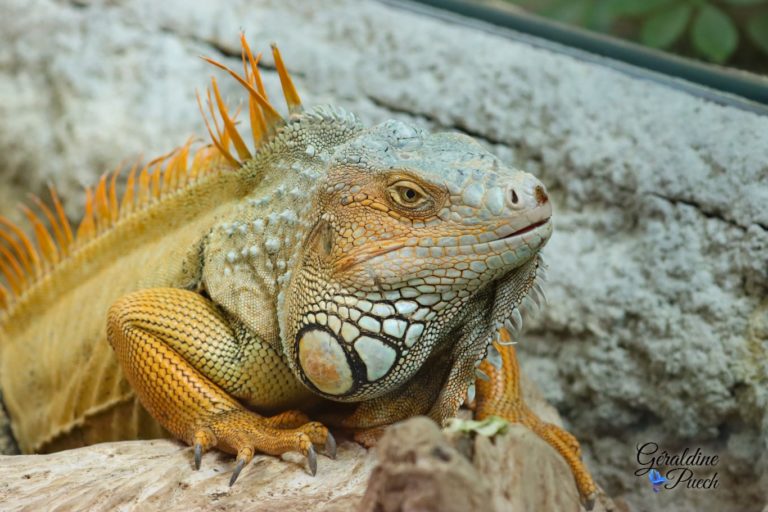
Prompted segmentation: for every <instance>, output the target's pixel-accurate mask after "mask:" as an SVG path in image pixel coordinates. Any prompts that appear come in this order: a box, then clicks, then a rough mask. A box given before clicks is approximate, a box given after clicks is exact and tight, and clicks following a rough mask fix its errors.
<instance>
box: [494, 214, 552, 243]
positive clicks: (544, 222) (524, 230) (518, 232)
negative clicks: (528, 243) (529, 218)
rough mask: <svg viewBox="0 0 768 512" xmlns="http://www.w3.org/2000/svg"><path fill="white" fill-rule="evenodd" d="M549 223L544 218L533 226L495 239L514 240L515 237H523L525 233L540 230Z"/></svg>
mask: <svg viewBox="0 0 768 512" xmlns="http://www.w3.org/2000/svg"><path fill="white" fill-rule="evenodd" d="M548 222H549V218H546V219H544V220H542V221H540V222H536V223H534V224H530V225H529V226H526V227H524V228H522V229H518V230H517V231H515V232H513V233H510V234H509V235H506V236H502V237H500V238H497V240H505V239H507V238H514V237H516V236H520V235H524V234H526V233H530V232H531V231H533V230H535V229H536V228H540V227H541V226H544V225H546V224H547V223H548Z"/></svg>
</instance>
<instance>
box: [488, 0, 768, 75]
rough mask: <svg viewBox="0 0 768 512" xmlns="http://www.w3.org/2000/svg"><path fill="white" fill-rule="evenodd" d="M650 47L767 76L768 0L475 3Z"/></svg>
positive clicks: (503, 0) (510, 0) (499, 0)
mask: <svg viewBox="0 0 768 512" xmlns="http://www.w3.org/2000/svg"><path fill="white" fill-rule="evenodd" d="M474 1H475V2H478V3H483V4H486V5H490V6H493V7H495V8H499V9H502V10H504V9H514V10H524V11H526V12H530V13H533V14H537V15H540V16H543V17H545V18H549V19H552V20H555V21H560V22H563V23H567V24H570V25H574V26H578V27H583V28H585V29H588V30H592V31H595V32H599V33H603V34H609V35H611V36H615V37H619V38H622V39H626V40H628V41H634V42H637V43H640V44H642V45H645V46H648V47H650V48H657V49H661V50H665V51H668V52H671V53H675V54H678V55H682V56H685V57H690V58H693V59H698V60H702V61H704V62H711V63H715V64H721V65H724V66H732V67H736V68H739V69H744V70H748V71H752V72H754V73H761V74H765V73H768V0H474Z"/></svg>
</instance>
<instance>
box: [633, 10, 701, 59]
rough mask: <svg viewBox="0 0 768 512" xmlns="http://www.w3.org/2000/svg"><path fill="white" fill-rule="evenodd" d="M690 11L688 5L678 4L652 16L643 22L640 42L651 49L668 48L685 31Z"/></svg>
mask: <svg viewBox="0 0 768 512" xmlns="http://www.w3.org/2000/svg"><path fill="white" fill-rule="evenodd" d="M691 11H692V9H691V6H690V5H686V4H678V5H675V6H673V7H672V8H671V9H667V10H665V11H661V12H658V13H656V14H654V15H652V16H651V17H650V18H648V19H646V20H645V21H644V22H643V27H642V29H641V31H640V41H642V42H643V44H644V45H646V46H652V47H653V48H668V47H669V46H671V45H672V44H673V43H674V42H675V41H677V40H678V39H679V38H680V35H681V34H682V33H683V30H685V26H686V25H687V24H688V19H689V18H690V17H691Z"/></svg>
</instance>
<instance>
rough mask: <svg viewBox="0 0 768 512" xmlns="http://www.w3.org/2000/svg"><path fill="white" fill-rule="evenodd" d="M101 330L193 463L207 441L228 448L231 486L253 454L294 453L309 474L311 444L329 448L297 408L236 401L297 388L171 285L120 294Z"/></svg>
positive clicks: (215, 315)
mask: <svg viewBox="0 0 768 512" xmlns="http://www.w3.org/2000/svg"><path fill="white" fill-rule="evenodd" d="M107 336H108V339H109V342H110V344H111V345H112V347H113V348H114V350H115V352H116V354H117V358H118V360H119V361H120V365H121V366H122V368H123V371H124V372H125V375H126V377H127V379H128V381H129V382H130V384H131V386H132V387H133V389H134V390H135V391H136V394H137V395H138V397H139V399H140V400H141V403H142V404H143V405H144V407H145V408H146V409H147V410H148V411H149V413H150V414H151V415H152V416H153V417H154V418H155V419H157V420H158V421H159V422H160V424H161V425H163V427H165V428H166V429H167V430H168V431H170V432H171V433H172V434H173V435H174V436H175V437H177V438H179V439H181V440H183V441H185V442H187V443H188V444H190V445H194V446H195V463H196V466H197V467H199V465H200V458H201V455H202V452H203V451H205V450H206V449H208V448H212V447H216V448H218V449H220V450H223V451H226V452H229V453H233V454H236V455H237V465H236V467H235V471H234V473H233V475H232V479H231V480H230V485H232V484H233V483H234V482H235V480H236V479H237V477H238V475H239V473H240V470H241V469H242V468H243V466H244V465H245V464H247V463H248V462H249V461H250V460H251V459H252V458H253V455H254V453H255V452H256V451H259V452H263V453H267V454H271V455H280V454H282V453H284V452H288V451H299V452H301V453H303V454H304V455H305V456H306V457H307V459H308V462H309V469H310V472H311V473H312V474H314V473H315V471H316V464H317V462H316V454H315V449H314V447H313V445H325V447H326V451H327V452H330V454H331V455H334V452H335V442H334V440H333V437H332V436H331V435H330V433H329V432H328V430H327V429H326V428H325V427H324V426H323V425H321V424H320V423H316V422H308V421H307V418H306V416H305V415H304V414H303V413H301V412H299V411H287V412H285V413H282V414H279V415H277V416H273V417H271V418H267V417H262V416H259V415H258V414H256V413H254V412H252V411H250V410H248V409H246V408H245V407H244V406H243V405H242V404H241V403H240V402H239V401H238V400H236V399H235V397H237V398H241V399H244V400H248V401H251V402H264V401H265V400H269V399H272V400H274V399H275V398H277V397H279V395H281V394H286V393H289V394H290V392H291V387H292V386H299V385H298V384H297V383H295V379H294V378H293V376H292V375H291V374H290V370H289V369H288V367H287V366H286V365H285V363H284V362H283V360H282V358H281V357H280V356H279V355H278V354H277V353H276V352H275V351H274V349H272V347H270V346H269V345H267V344H265V343H261V342H259V340H258V339H256V338H255V337H250V338H246V337H245V336H247V335H246V334H244V333H237V332H236V331H235V329H233V327H232V325H231V323H230V322H229V321H228V320H227V318H225V317H224V315H223V314H222V313H221V312H220V311H219V309H217V308H216V307H215V306H214V305H213V303H211V302H210V301H209V300H208V299H206V298H204V297H202V296H201V295H199V294H197V293H193V292H190V291H185V290H179V289H173V288H157V289H148V290H142V291H139V292H136V293H132V294H129V295H126V296H124V297H122V298H121V299H119V300H118V301H117V302H116V303H115V304H114V305H113V306H112V307H111V308H110V310H109V314H108V326H107ZM286 398H289V397H286Z"/></svg>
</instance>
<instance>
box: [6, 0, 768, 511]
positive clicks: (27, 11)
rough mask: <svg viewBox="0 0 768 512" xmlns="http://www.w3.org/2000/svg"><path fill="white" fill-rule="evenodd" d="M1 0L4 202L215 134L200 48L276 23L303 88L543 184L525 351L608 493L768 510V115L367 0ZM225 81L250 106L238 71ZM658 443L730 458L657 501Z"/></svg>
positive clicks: (66, 188)
mask: <svg viewBox="0 0 768 512" xmlns="http://www.w3.org/2000/svg"><path fill="white" fill-rule="evenodd" d="M0 11H2V12H3V13H4V15H3V16H2V19H0V34H2V35H1V36H0V38H1V39H2V44H0V182H1V183H2V188H0V201H2V202H1V203H0V210H1V211H2V213H6V214H8V213H11V212H13V211H14V209H13V204H11V203H14V202H15V201H16V200H21V199H23V197H24V195H25V194H26V192H29V191H31V192H41V191H42V190H43V188H44V184H45V183H46V182H48V181H51V182H53V183H56V185H57V186H58V187H59V188H60V189H61V190H62V191H63V195H64V196H65V198H66V199H67V202H68V212H69V213H70V214H71V215H72V216H73V218H76V217H77V215H78V214H77V212H78V211H79V209H80V206H79V205H80V204H82V193H81V186H82V184H84V183H93V182H94V180H95V179H96V177H97V176H98V174H100V173H101V172H104V171H105V170H108V169H111V168H113V167H115V166H116V165H118V164H119V163H120V162H125V161H131V159H135V158H137V157H138V156H139V155H145V156H152V155H155V154H159V153H162V152H165V151H167V150H168V149H170V148H172V147H174V146H176V145H178V144H180V143H182V142H184V140H186V138H187V137H188V136H189V135H190V134H192V133H195V134H198V135H202V134H204V133H205V132H204V130H203V129H202V126H201V122H200V117H199V115H198V113H197V111H196V104H195V101H194V91H195V89H196V88H197V89H202V88H204V87H205V85H206V79H207V77H208V76H209V75H210V74H212V73H213V72H214V71H213V70H212V69H211V68H210V67H209V66H208V65H206V64H205V63H204V62H202V61H201V60H200V59H197V57H196V56H197V55H200V54H203V55H210V56H213V57H215V58H217V59H223V60H228V61H229V62H231V63H232V64H235V63H236V61H235V60H234V59H235V58H237V57H239V48H238V42H237V38H238V33H239V30H240V29H245V31H246V34H247V36H248V38H249V40H250V41H251V42H252V44H253V45H255V46H258V47H260V48H266V47H267V43H269V42H271V41H277V42H279V44H280V46H281V49H282V50H283V53H284V57H285V59H286V61H287V63H288V66H289V68H290V69H291V70H292V71H293V72H294V74H295V76H296V80H297V83H298V86H299V88H300V91H301V93H302V97H303V99H304V101H305V103H307V104H316V103H320V102H323V103H324V102H332V103H335V104H338V105H341V106H342V107H344V108H346V109H348V110H351V111H354V112H356V113H358V114H359V115H360V117H361V118H362V119H363V120H364V121H365V122H369V123H374V122H379V121H382V120H384V119H387V118H390V117H395V118H407V119H409V120H411V121H414V122H416V123H419V124H421V125H424V126H425V127H429V128H435V129H443V130H460V131H464V132H467V133H469V134H471V135H473V136H475V137H477V138H478V139H479V140H481V141H482V142H484V143H485V144H487V145H488V146H489V147H490V148H491V149H492V150H493V151H495V152H496V153H497V154H499V155H500V156H501V158H503V159H504V160H505V161H507V162H510V163H513V164H515V165H516V166H518V167H521V168H523V169H526V170H529V171H531V172H534V173H536V174H537V175H539V176H540V177H541V178H542V179H543V181H544V182H545V183H546V184H547V186H548V188H549V190H550V193H551V196H552V197H553V200H554V202H555V206H556V212H555V215H556V232H555V235H554V236H553V238H552V240H551V242H550V244H549V245H548V246H547V248H546V249H545V257H546V259H547V261H548V263H549V265H550V271H549V276H550V283H549V285H548V287H547V289H548V295H549V300H550V305H549V307H548V308H546V310H545V311H544V313H543V314H542V315H541V316H540V317H539V318H538V319H537V321H536V322H535V323H533V324H531V325H530V326H529V328H528V331H527V332H528V336H527V339H526V340H525V342H524V343H523V344H522V350H523V352H524V353H523V356H522V359H523V367H524V371H526V372H527V373H528V374H529V375H530V376H531V377H532V378H533V380H535V381H536V382H537V383H538V384H539V386H540V387H541V388H542V389H543V391H544V394H545V396H546V398H547V399H548V400H549V401H550V402H551V403H553V404H554V405H555V406H556V407H557V408H558V409H559V410H560V412H561V414H562V415H563V416H564V418H565V421H566V424H567V425H568V426H569V428H571V429H572V431H573V433H574V434H575V435H576V436H577V437H578V438H579V439H580V440H582V441H583V442H584V444H585V451H586V457H587V460H588V461H589V462H590V463H591V465H592V467H593V468H594V469H595V471H596V476H597V479H598V481H600V482H601V483H602V484H603V485H604V486H605V487H606V488H607V490H608V492H609V494H613V495H619V496H623V497H624V498H625V499H626V500H627V502H628V503H629V504H630V505H631V507H632V508H633V509H634V510H656V509H658V508H660V507H662V506H668V507H669V506H671V507H675V508H676V509H677V510H705V509H709V510H760V509H762V506H763V504H764V503H765V500H766V496H765V493H764V491H763V490H762V489H764V488H768V456H767V455H766V454H767V453H768V441H767V440H768V413H767V412H766V411H767V410H768V407H766V406H767V404H768V366H767V364H766V361H768V357H767V354H766V353H767V352H768V300H767V299H766V297H768V293H767V292H768V208H766V207H765V205H766V204H768V119H767V118H765V117H760V116H758V115H755V114H752V113H748V112H744V111H739V110H735V109H733V108H729V107H723V106H718V105H714V104H712V103H708V102H706V101H703V100H700V99H697V98H694V97H690V96H688V95H686V94H684V93H681V92H677V91H674V90H671V89H668V88H666V87H663V86H660V85H656V84H654V83H651V82H648V81H643V80H638V79H635V78H631V77H628V76H626V75H623V74H620V73H618V72H615V71H612V70H611V69H609V68H607V67H604V66H602V65H600V64H588V63H584V62H580V61H577V60H575V59H573V58H571V57H567V56H564V55H560V54H556V53H552V52H549V51H545V50H541V49H536V48H533V47H531V46H529V45H527V44H524V43H521V42H517V41H513V40H510V39H507V38H503V37H499V36H497V35H492V34H488V33H484V32H481V31H479V30H476V29H469V28H466V27H461V26H454V25H450V24H447V23H445V22H443V21H439V20H436V19H432V18H428V17H423V16H420V15H416V14H413V13H411V12H408V11H403V10H399V9H397V8H394V7H390V6H387V5H383V4H380V3H376V2H372V1H353V0H333V1H323V2H302V1H300V0H290V1H283V0H272V1H262V2H254V1H252V2H246V1H233V2H228V3H226V5H224V4H222V3H214V2H205V1H203V0H197V1H189V0H186V1H182V0H169V1H164V2H156V1H154V2H153V1H149V0H135V1H113V2H109V3H107V4H104V3H102V2H95V1H94V2H89V1H84V0H74V1H70V2H64V1H54V0H32V1H29V0H0ZM264 65H265V67H266V68H269V67H270V65H271V60H270V57H269V56H267V55H265V59H264ZM266 78H267V82H268V83H267V87H268V90H270V91H277V78H276V76H275V74H274V73H273V72H271V71H270V70H269V69H267V77H266ZM225 82H226V80H225ZM275 94H276V92H275ZM226 95H227V96H228V98H229V100H230V103H234V102H236V101H239V98H240V95H239V93H237V88H236V87H235V86H234V85H232V84H230V85H228V86H227V88H226ZM11 214H12V213H11ZM650 441H653V442H656V443H659V445H660V446H662V447H663V448H665V449H667V450H669V451H670V452H677V451H681V450H682V449H683V448H685V447H689V448H692V449H695V448H697V447H700V448H702V450H704V451H706V452H708V453H717V454H719V456H720V457H721V459H720V463H719V465H718V467H717V468H716V469H717V471H718V473H719V477H720V486H719V488H718V489H716V490H712V491H703V490H687V489H674V490H670V491H665V492H661V493H659V494H658V495H653V493H651V491H650V486H649V485H648V482H647V480H645V479H644V478H640V477H637V476H635V475H634V470H635V469H636V468H637V463H636V462H635V447H636V445H638V444H639V443H645V442H650Z"/></svg>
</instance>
